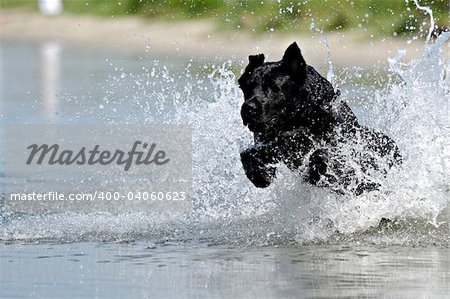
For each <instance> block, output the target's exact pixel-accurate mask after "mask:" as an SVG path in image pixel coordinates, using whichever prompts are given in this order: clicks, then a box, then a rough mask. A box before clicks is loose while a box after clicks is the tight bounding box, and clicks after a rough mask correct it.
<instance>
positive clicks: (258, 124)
mask: <svg viewBox="0 0 450 299" xmlns="http://www.w3.org/2000/svg"><path fill="white" fill-rule="evenodd" d="M241 117H242V121H243V123H244V126H247V125H248V128H249V129H250V131H252V132H258V131H260V130H262V129H263V123H262V105H261V104H260V103H259V102H258V101H257V100H256V98H251V99H249V100H247V101H245V102H244V104H242V107H241Z"/></svg>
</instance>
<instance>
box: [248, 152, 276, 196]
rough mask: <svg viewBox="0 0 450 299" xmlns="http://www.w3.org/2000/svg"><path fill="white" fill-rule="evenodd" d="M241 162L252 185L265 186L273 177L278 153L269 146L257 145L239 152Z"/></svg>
mask: <svg viewBox="0 0 450 299" xmlns="http://www.w3.org/2000/svg"><path fill="white" fill-rule="evenodd" d="M241 162H242V166H243V167H244V171H245V174H246V175H247V177H248V179H249V180H250V181H251V182H252V183H253V185H255V186H256V187H258V188H266V187H268V186H269V185H270V183H272V181H273V179H274V178H275V174H276V163H278V155H277V153H276V151H275V150H274V149H273V148H272V147H271V146H268V145H257V146H253V147H250V148H248V149H246V150H245V151H243V152H242V153H241Z"/></svg>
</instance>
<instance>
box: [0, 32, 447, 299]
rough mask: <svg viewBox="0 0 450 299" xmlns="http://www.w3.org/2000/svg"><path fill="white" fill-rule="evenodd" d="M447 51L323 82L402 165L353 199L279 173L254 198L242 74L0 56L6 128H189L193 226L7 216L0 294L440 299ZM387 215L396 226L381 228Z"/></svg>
mask: <svg viewBox="0 0 450 299" xmlns="http://www.w3.org/2000/svg"><path fill="white" fill-rule="evenodd" d="M448 38H449V34H443V35H442V36H441V38H440V39H439V40H438V41H437V42H436V43H435V44H434V45H432V46H427V47H426V48H425V49H424V55H423V57H422V58H420V59H419V60H417V61H413V62H410V63H409V64H407V65H405V64H402V63H401V60H400V57H397V58H394V59H392V61H390V65H391V69H387V70H383V71H381V72H380V71H378V72H375V71H373V70H358V69H348V70H338V71H335V72H334V73H331V75H333V81H334V83H335V84H336V85H337V86H339V88H340V89H341V92H342V97H343V98H344V99H345V100H347V101H349V103H350V104H351V106H352V108H354V110H355V112H356V113H357V115H358V117H359V118H360V120H361V122H362V123H363V124H366V125H369V126H371V127H374V128H378V129H380V130H382V131H384V132H386V133H388V134H389V135H390V136H392V137H393V138H394V140H396V142H397V144H398V145H399V147H400V149H401V151H402V154H403V156H404V164H403V166H402V167H401V168H399V169H396V170H394V171H392V172H391V173H390V174H389V176H388V177H387V178H383V186H384V187H383V189H382V190H380V191H377V192H371V193H369V194H365V195H363V196H358V197H349V196H345V197H343V196H338V195H336V194H333V193H331V192H329V191H328V190H326V189H321V188H316V187H312V186H309V185H307V184H305V183H302V182H301V181H300V179H299V178H298V177H296V175H295V174H292V173H291V172H290V171H289V170H287V168H281V172H280V174H279V176H278V177H279V179H278V180H277V181H276V182H275V183H274V184H273V186H271V187H270V188H267V189H263V190H260V189H255V188H254V187H253V186H252V185H251V183H250V182H249V181H248V180H247V179H246V177H245V175H244V173H243V170H242V168H241V164H240V161H239V155H238V153H239V151H240V149H242V148H244V147H245V146H246V145H247V144H249V143H251V141H252V138H251V135H250V133H249V132H247V130H246V128H245V127H243V126H242V123H241V120H240V115H239V111H240V110H239V107H240V104H241V101H242V96H241V93H240V91H239V89H238V88H237V85H236V75H235V73H234V72H233V71H232V70H234V71H235V72H236V71H237V73H239V69H240V67H242V66H243V64H242V63H241V62H235V61H230V62H226V63H222V62H220V63H219V64H216V65H213V64H211V63H208V64H205V65H204V64H203V63H199V62H197V61H165V60H161V59H160V60H155V58H154V57H150V55H149V54H146V55H143V54H126V55H125V54H123V53H120V52H117V53H113V52H108V53H105V52H101V51H98V50H87V49H83V48H73V47H66V46H64V45H61V44H58V43H55V42H48V43H42V44H23V43H5V44H2V45H1V54H2V59H1V70H2V72H1V75H0V77H1V79H2V80H1V84H0V92H1V93H0V95H1V102H0V107H1V108H0V109H1V113H2V118H1V120H2V124H5V123H102V124H105V126H107V125H108V124H117V123H152V122H166V123H190V124H192V126H193V173H194V184H193V188H194V198H193V201H194V208H193V211H192V212H190V213H187V214H169V215H162V214H158V215H152V214H147V213H144V212H142V213H118V214H107V213H92V214H81V213H62V214H48V215H24V214H15V213H7V212H5V211H3V212H1V214H0V240H1V241H2V242H3V245H1V248H2V251H1V252H2V253H1V254H0V259H1V260H0V263H1V269H2V270H1V271H0V273H1V275H2V277H1V280H2V292H5V294H9V295H13V294H19V292H22V293H20V294H23V295H27V294H34V295H35V296H38V297H58V295H61V294H74V295H77V297H78V296H81V297H82V296H86V297H91V296H92V294H98V295H99V296H106V297H110V296H118V297H119V296H120V294H124V295H125V294H133V295H135V296H138V297H141V296H142V297H145V296H150V295H152V292H154V294H156V296H158V295H159V296H163V295H164V294H169V295H173V296H180V295H189V294H191V295H194V294H200V295H201V294H212V295H218V296H228V295H229V294H230V293H229V292H235V295H236V296H242V297H243V296H255V295H259V293H258V290H259V288H261V287H264V288H266V289H268V290H269V291H268V292H269V293H267V296H268V297H270V296H275V295H277V296H283V295H284V296H296V295H298V296H299V297H303V296H313V295H318V296H323V297H332V296H335V297H339V296H343V297H347V296H356V297H358V296H359V297H360V296H366V297H372V296H383V295H389V296H393V297H397V296H404V295H413V294H419V295H420V294H422V295H430V296H432V297H438V296H441V297H445V296H446V294H448V292H449V286H450V267H449V260H450V252H449V246H450V208H449V201H450V185H449V182H450V177H449V165H450V152H449V150H448V149H449V148H450V123H449V118H450V117H449V111H450V110H449V105H450V104H449V103H450V99H449V98H450V93H449V92H450V91H449V90H450V79H449V78H450V67H449V59H448V57H447V56H446V55H445V54H443V53H442V52H441V50H442V48H445V47H448ZM300 46H301V45H300ZM321 73H326V70H322V72H321ZM329 75H330V74H329ZM2 142H3V140H2ZM383 217H384V218H389V219H392V220H394V223H393V224H392V225H391V226H389V227H382V228H379V227H378V224H379V222H380V219H381V218H383ZM67 242H69V243H67ZM4 269H6V270H4ZM34 269H39V273H37V274H36V275H31V274H30V273H33V272H32V271H33V270H34ZM19 277H22V278H21V279H19ZM23 283H25V284H26V285H27V287H25V288H22V284H23ZM19 285H20V286H21V287H20V291H18V289H19ZM50 286H52V287H51V288H50ZM3 290H5V291H3ZM95 292H97V293H95ZM184 292H187V293H184ZM230 295H233V294H230Z"/></svg>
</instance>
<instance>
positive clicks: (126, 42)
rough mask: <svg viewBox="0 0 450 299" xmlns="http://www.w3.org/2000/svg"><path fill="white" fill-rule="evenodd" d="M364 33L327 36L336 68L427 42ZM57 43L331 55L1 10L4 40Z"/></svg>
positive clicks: (282, 39) (307, 45) (212, 55)
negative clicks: (381, 37)
mask: <svg viewBox="0 0 450 299" xmlns="http://www.w3.org/2000/svg"><path fill="white" fill-rule="evenodd" d="M362 37H363V36H362V35H361V34H358V35H357V34H354V33H338V34H331V35H328V36H327V38H328V42H329V45H330V49H331V53H332V59H333V62H334V63H335V64H336V65H338V66H364V67H370V66H376V65H380V64H381V65H382V64H386V62H387V59H388V57H394V56H395V55H396V53H397V50H398V49H406V50H407V57H406V58H407V59H411V58H413V57H417V56H418V55H420V54H421V52H422V49H423V41H415V42H413V43H410V44H407V43H406V41H405V40H402V39H384V40H380V39H374V38H370V37H365V38H362ZM47 39H59V40H62V41H63V42H65V43H69V44H70V43H75V44H82V45H84V46H87V47H108V48H115V49H120V50H125V51H145V50H147V51H149V52H150V53H154V54H155V55H167V56H178V57H182V58H190V57H193V58H194V59H195V58H200V57H205V58H207V59H216V58H217V59H228V58H232V59H243V60H246V57H247V56H248V55H249V54H256V53H260V52H263V53H265V54H266V55H268V56H269V59H272V60H278V59H279V58H280V57H281V55H282V53H283V51H284V49H285V48H286V47H287V45H289V44H290V43H291V42H292V41H294V40H295V41H297V42H298V43H299V45H300V47H301V48H302V52H303V54H304V56H305V58H306V60H307V61H308V62H309V63H310V64H313V65H316V66H318V67H324V66H325V65H326V57H327V50H326V47H325V45H324V43H323V40H322V38H321V35H320V34H311V35H305V34H302V35H300V34H295V33H291V34H279V33H277V32H273V33H270V34H266V35H262V36H252V35H250V34H248V33H243V32H239V31H236V32H229V31H228V32H224V31H218V30H217V28H216V27H215V26H214V24H213V23H212V22H210V21H189V22H171V23H168V22H165V21H154V20H153V21H151V20H146V19H141V18H137V17H122V18H98V17H91V16H74V15H62V16H58V17H44V16H41V15H39V14H37V13H36V14H34V13H25V12H21V11H14V10H4V11H0V41H2V40H3V41H6V40H47Z"/></svg>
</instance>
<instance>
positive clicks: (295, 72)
mask: <svg viewBox="0 0 450 299" xmlns="http://www.w3.org/2000/svg"><path fill="white" fill-rule="evenodd" d="M282 65H283V67H284V68H285V69H286V71H287V72H288V74H289V75H290V76H291V77H292V78H293V79H294V80H296V81H298V82H301V83H303V82H304V80H305V77H306V62H305V59H304V58H303V56H302V52H301V51H300V48H299V47H298V45H297V43H296V42H294V43H293V44H291V45H290V46H289V47H288V48H287V49H286V51H285V52H284V55H283V60H282Z"/></svg>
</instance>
